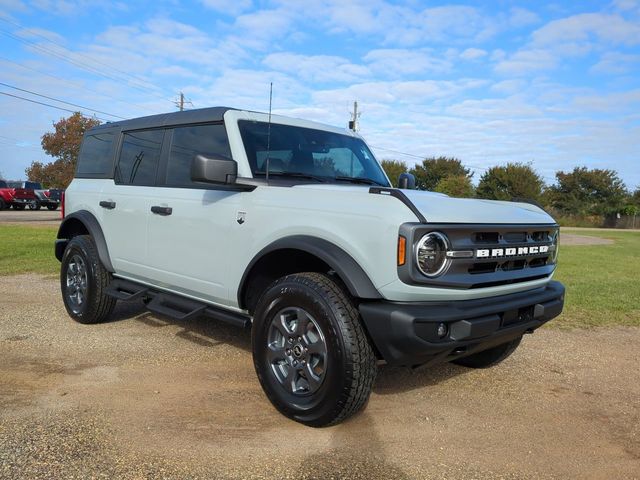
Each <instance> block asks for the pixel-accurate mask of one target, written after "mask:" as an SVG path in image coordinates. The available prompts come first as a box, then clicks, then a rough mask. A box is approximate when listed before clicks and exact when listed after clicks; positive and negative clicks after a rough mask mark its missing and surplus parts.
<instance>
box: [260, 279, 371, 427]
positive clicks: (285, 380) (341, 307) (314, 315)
mask: <svg viewBox="0 0 640 480" xmlns="http://www.w3.org/2000/svg"><path fill="white" fill-rule="evenodd" d="M252 346H253V363H254V366H255V369H256V373H257V374H258V379H259V380H260V383H261V385H262V388H263V389H264V391H265V393H266V394H267V397H268V398H269V400H270V401H271V403H273V405H274V406H275V407H276V408H277V409H278V410H279V411H280V412H281V413H282V414H284V415H286V416H287V417H289V418H291V419H293V420H296V421H297V422H300V423H303V424H305V425H309V426H312V427H323V426H327V425H332V424H336V423H339V422H341V421H343V420H344V419H346V418H347V417H349V416H351V415H353V414H354V413H356V412H358V411H359V410H360V409H361V408H362V407H363V406H364V405H365V403H366V402H367V400H368V398H369V395H370V393H371V389H372V387H373V382H374V380H375V377H376V370H377V367H376V357H375V354H374V352H373V350H372V348H371V345H370V344H369V341H368V340H367V336H366V334H365V332H364V330H363V328H362V325H361V323H360V319H359V314H358V311H357V309H356V308H355V306H354V304H353V302H352V300H351V299H350V298H349V297H348V296H347V294H346V293H345V292H344V291H343V290H342V289H341V288H340V287H339V286H338V285H337V284H336V283H335V282H334V281H333V280H331V279H330V278H329V277H328V276H326V275H322V274H319V273H300V274H295V275H287V276H286V277H283V278H281V279H279V280H277V281H276V282H274V283H273V284H272V285H271V286H270V287H269V288H268V289H267V291H266V292H265V293H264V294H263V295H262V297H261V298H260V300H259V302H258V305H257V306H256V311H255V316H254V321H253V329H252Z"/></svg>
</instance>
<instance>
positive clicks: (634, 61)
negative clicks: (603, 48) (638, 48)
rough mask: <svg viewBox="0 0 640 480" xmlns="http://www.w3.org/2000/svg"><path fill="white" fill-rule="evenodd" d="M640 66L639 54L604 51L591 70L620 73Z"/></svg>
mask: <svg viewBox="0 0 640 480" xmlns="http://www.w3.org/2000/svg"><path fill="white" fill-rule="evenodd" d="M638 67H640V55H636V54H627V53H621V52H606V53H604V54H603V55H602V57H601V58H600V60H599V61H598V63H596V64H595V65H594V66H593V67H591V71H592V72H595V73H602V74H606V75H620V74H625V73H629V72H630V71H632V70H634V69H636V68H638Z"/></svg>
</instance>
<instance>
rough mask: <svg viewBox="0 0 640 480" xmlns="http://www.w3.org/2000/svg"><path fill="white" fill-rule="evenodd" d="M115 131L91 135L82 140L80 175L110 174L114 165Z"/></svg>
mask: <svg viewBox="0 0 640 480" xmlns="http://www.w3.org/2000/svg"><path fill="white" fill-rule="evenodd" d="M113 140H114V135H113V133H99V134H97V135H89V136H87V137H85V139H84V141H83V142H82V149H81V150H80V156H79V157H78V172H77V173H78V175H108V174H110V173H111V168H112V165H113V153H112V147H113Z"/></svg>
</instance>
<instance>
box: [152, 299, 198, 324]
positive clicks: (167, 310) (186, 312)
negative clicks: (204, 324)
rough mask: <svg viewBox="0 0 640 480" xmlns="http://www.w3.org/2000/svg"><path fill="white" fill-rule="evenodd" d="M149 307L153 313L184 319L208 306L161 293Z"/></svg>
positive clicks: (196, 314)
mask: <svg viewBox="0 0 640 480" xmlns="http://www.w3.org/2000/svg"><path fill="white" fill-rule="evenodd" d="M147 308H148V309H149V310H150V311H151V312H153V313H157V314H159V315H164V316H165V317H169V318H173V319H175V320H179V321H184V320H190V319H192V318H194V317H197V316H198V315H200V314H202V313H204V311H205V310H206V309H207V306H206V305H205V304H203V303H198V302H195V301H193V300H188V299H186V298H180V297H176V296H173V295H167V294H166V293H159V294H157V295H156V296H154V297H153V300H151V301H150V302H149V303H148V304H147Z"/></svg>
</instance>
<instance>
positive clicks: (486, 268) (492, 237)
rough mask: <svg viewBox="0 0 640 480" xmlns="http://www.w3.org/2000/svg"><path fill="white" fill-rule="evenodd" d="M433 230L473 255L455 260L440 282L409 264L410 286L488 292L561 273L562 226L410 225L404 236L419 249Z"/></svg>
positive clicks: (402, 271) (403, 270)
mask: <svg viewBox="0 0 640 480" xmlns="http://www.w3.org/2000/svg"><path fill="white" fill-rule="evenodd" d="M433 231H438V232H442V233H444V234H445V235H446V236H447V237H448V239H449V242H450V245H451V250H454V251H458V252H460V251H462V252H467V254H466V255H462V256H460V255H458V256H456V257H455V258H450V259H449V266H448V268H447V270H446V272H445V273H444V274H443V275H441V276H439V277H436V278H427V277H426V276H424V275H422V274H421V273H420V272H419V271H418V270H417V268H414V263H415V262H414V261H411V262H407V264H406V265H405V266H402V267H398V274H399V276H400V278H401V279H402V280H403V281H404V282H406V283H412V284H430V285H437V286H445V287H450V288H466V289H469V288H483V287H490V286H497V285H506V284H513V283H519V282H527V281H531V280H536V279H540V278H545V277H548V276H549V275H551V274H552V273H553V270H554V269H555V264H554V263H553V258H554V252H555V246H554V239H555V237H556V235H557V233H558V226H557V225H457V224H438V225H435V224H430V225H425V224H405V226H403V227H402V228H401V230H400V234H401V235H404V236H405V237H406V238H407V240H411V241H412V242H413V245H415V242H417V241H419V239H420V238H421V237H422V236H423V235H425V234H426V233H428V232H433ZM541 247H542V248H541ZM540 250H542V251H540ZM468 252H472V256H469V255H470V254H469V253H468Z"/></svg>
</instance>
